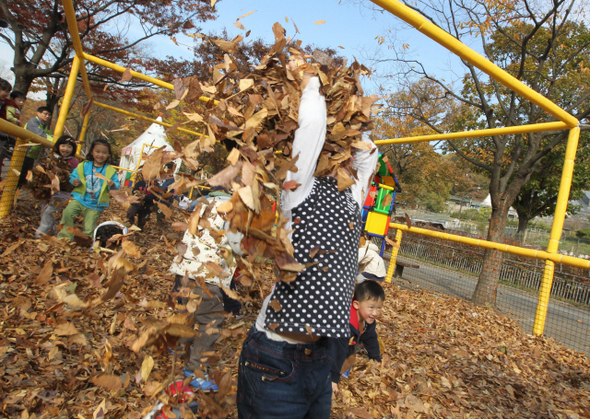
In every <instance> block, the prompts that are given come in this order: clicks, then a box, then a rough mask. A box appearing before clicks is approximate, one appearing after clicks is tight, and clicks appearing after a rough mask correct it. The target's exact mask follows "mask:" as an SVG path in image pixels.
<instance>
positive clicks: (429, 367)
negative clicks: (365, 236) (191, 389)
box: [0, 200, 590, 419]
mask: <svg viewBox="0 0 590 419" xmlns="http://www.w3.org/2000/svg"><path fill="white" fill-rule="evenodd" d="M38 210H39V208H34V205H33V203H32V201H27V200H24V201H21V202H20V203H19V205H18V206H17V207H16V209H15V211H14V213H13V216H11V217H10V220H6V219H5V220H2V221H1V222H0V255H2V258H1V261H0V276H1V282H0V304H1V306H2V307H3V309H2V311H0V317H1V323H0V324H1V327H2V333H1V335H2V338H1V339H0V361H1V366H0V397H2V399H3V403H2V406H1V408H0V415H1V416H3V417H10V418H13V417H14V418H21V417H28V418H53V417H79V416H78V415H81V416H83V417H87V418H88V417H93V414H94V413H95V412H97V411H99V410H100V409H101V408H102V409H104V410H105V411H106V416H105V417H112V418H115V417H116V418H140V417H141V413H142V412H145V411H146V410H149V409H150V408H151V407H152V406H153V404H154V403H155V402H156V397H158V394H159V393H160V390H161V388H162V387H163V386H164V385H165V384H166V382H167V380H169V378H170V374H171V371H172V360H173V357H172V356H171V355H170V354H168V353H167V352H166V350H165V348H166V346H167V345H168V346H174V345H175V342H174V341H170V336H171V335H166V334H165V333H161V334H160V335H159V336H160V338H162V339H161V340H160V341H159V343H158V344H156V345H154V346H151V347H148V346H145V347H144V348H143V349H140V350H139V351H138V352H134V351H133V350H132V347H133V344H134V343H135V342H136V341H137V340H138V338H139V337H140V336H141V335H142V333H143V332H144V331H146V330H147V329H148V328H150V327H152V328H154V329H157V330H162V329H161V328H162V325H164V324H167V325H168V326H165V327H168V328H169V329H170V328H172V327H173V326H170V324H179V322H182V316H180V317H179V311H178V310H177V309H173V310H170V309H169V304H168V302H167V301H168V299H167V296H168V293H169V292H170V290H171V287H172V276H171V275H170V274H169V273H168V267H169V266H170V263H171V261H172V259H173V257H174V255H175V254H176V250H175V244H176V243H177V241H178V240H179V239H180V234H178V233H174V232H171V231H170V229H169V228H168V227H165V228H163V227H160V226H157V225H156V223H155V220H151V221H150V222H149V224H148V229H146V230H147V232H146V233H143V234H141V235H139V234H134V235H132V236H131V237H130V238H129V239H128V240H129V241H133V243H134V244H135V245H136V247H137V249H135V248H134V252H132V253H133V254H135V253H136V251H135V250H137V251H138V252H139V253H140V255H141V257H140V258H132V257H131V256H129V255H127V256H124V257H125V258H128V262H129V263H132V264H134V266H136V267H137V270H136V271H135V272H133V271H132V272H131V273H130V274H129V275H127V277H126V278H125V281H124V283H123V284H122V285H121V287H120V288H119V290H118V291H117V292H116V293H115V295H114V297H113V298H111V299H109V300H107V301H104V302H100V304H98V303H96V300H97V299H100V297H101V296H102V295H105V293H107V291H108V290H109V288H110V286H111V285H113V284H111V283H110V282H111V281H110V278H108V277H107V276H106V272H107V269H108V259H109V256H110V255H105V256H98V255H96V254H94V255H89V253H88V250H87V248H82V247H78V246H76V245H66V244H63V243H59V242H56V241H54V240H52V239H47V240H35V239H33V238H32V235H33V232H34V229H35V228H36V227H37V225H38V222H39V217H38ZM174 213H175V215H174V217H176V219H181V218H182V217H183V215H182V214H181V213H180V212H179V211H178V210H177V209H176V208H175V209H174ZM122 215H123V212H122V209H121V207H120V206H119V204H116V203H114V204H113V205H112V206H111V208H109V210H108V212H107V214H106V215H105V216H106V217H108V218H111V217H117V216H122ZM127 247H132V246H127ZM120 257H123V256H120ZM144 262H145V263H144ZM255 265H256V272H257V274H258V277H259V278H260V281H259V282H258V283H257V285H256V286H255V287H253V288H252V289H251V290H250V291H249V292H246V291H245V290H244V289H243V288H242V289H241V291H240V292H239V296H240V298H242V299H243V302H244V303H245V307H244V313H245V314H246V317H245V318H244V319H241V320H239V321H236V320H235V319H233V318H229V319H228V320H227V321H226V322H225V324H224V328H223V330H222V338H221V339H220V341H219V342H218V343H217V344H216V348H215V354H213V355H212V356H211V361H214V364H215V366H214V368H213V372H212V375H213V376H214V377H215V378H216V379H217V380H218V382H219V383H223V389H224V390H223V392H222V393H223V394H222V395H221V396H222V397H221V398H220V397H219V395H204V394H202V393H200V392H197V394H196V395H195V396H194V398H195V399H197V400H198V401H200V402H201V404H202V406H203V408H204V409H206V411H208V412H209V413H208V415H209V416H210V417H212V418H213V417H236V408H235V391H236V383H237V362H238V356H239V350H240V347H241V342H242V340H243V338H244V336H245V333H246V331H247V330H248V328H249V327H250V326H251V325H252V323H253V322H254V321H255V318H256V315H257V313H258V311H259V308H260V305H261V301H262V297H263V295H265V294H266V293H267V292H268V289H269V287H270V286H271V285H272V283H273V281H274V279H273V278H272V266H271V265H268V264H266V263H264V261H263V262H261V263H256V264H255ZM48 266H51V267H52V269H49V268H48ZM39 278H41V281H39ZM385 288H386V293H387V299H386V303H385V307H384V310H383V315H382V319H381V320H380V321H379V324H378V332H379V335H380V339H381V341H382V344H383V348H384V351H383V361H382V362H381V363H374V362H373V361H368V360H367V359H366V358H365V357H364V356H362V355H361V356H359V357H357V362H356V364H355V366H354V368H353V371H352V372H351V374H350V377H349V379H347V380H346V379H343V380H342V381H341V384H340V389H341V391H340V393H339V394H337V395H335V396H334V402H333V408H332V412H333V417H335V418H336V417H361V418H369V417H399V418H418V417H421V418H467V417H471V418H473V417H479V418H489V417H505V418H563V419H565V418H584V417H589V416H590V412H589V411H588V408H587V406H590V362H589V361H588V359H587V357H586V356H585V355H583V354H579V353H576V352H574V351H571V350H568V349H566V348H564V347H563V346H561V345H560V344H558V343H556V342H554V341H553V340H551V339H545V338H543V337H533V336H530V335H526V334H523V333H522V332H521V331H520V330H519V328H518V326H517V325H516V324H515V323H514V322H513V321H511V320H509V319H507V318H505V317H503V316H501V315H498V314H496V313H494V312H492V311H489V310H487V309H484V308H481V307H475V306H473V305H471V304H470V303H468V302H465V301H462V300H457V299H454V298H447V297H441V296H437V295H432V294H429V293H426V292H419V293H416V292H414V291H408V290H401V289H399V288H398V287H395V286H386V287H385ZM60 301H61V302H60ZM92 302H95V303H94V305H91V304H90V303H92ZM174 327H175V328H177V327H178V326H174ZM174 333H176V334H178V333H177V332H173V334H174ZM166 339H168V341H166ZM158 348H159V349H158ZM178 352H179V353H182V351H181V350H180V347H179V348H178ZM148 356H150V357H152V358H153V362H154V365H153V368H152V369H151V370H149V369H146V367H145V364H146V363H147V362H146V358H147V357H148ZM148 360H149V359H148ZM175 362H176V364H175V372H176V377H177V378H178V377H179V376H180V375H181V374H179V372H180V370H181V367H182V359H181V358H180V357H176V359H175ZM148 370H149V376H148V378H147V381H145V380H143V379H142V378H141V376H142V372H143V374H144V375H145V374H147V372H148ZM228 374H229V375H228ZM159 397H160V398H163V399H164V400H166V398H165V397H164V396H162V395H160V396H159ZM103 402H104V404H103ZM351 415H352V416H351Z"/></svg>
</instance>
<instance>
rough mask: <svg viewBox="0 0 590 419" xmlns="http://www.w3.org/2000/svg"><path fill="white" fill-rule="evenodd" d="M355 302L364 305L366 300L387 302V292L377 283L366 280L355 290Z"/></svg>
mask: <svg viewBox="0 0 590 419" xmlns="http://www.w3.org/2000/svg"><path fill="white" fill-rule="evenodd" d="M352 299H353V301H358V302H359V303H362V302H363V301H366V300H377V301H380V300H382V301H385V291H383V288H382V287H381V285H379V283H378V282H377V281H371V280H370V279H369V280H366V281H364V282H361V283H360V284H358V285H357V286H356V287H355V288H354V295H353V296H352Z"/></svg>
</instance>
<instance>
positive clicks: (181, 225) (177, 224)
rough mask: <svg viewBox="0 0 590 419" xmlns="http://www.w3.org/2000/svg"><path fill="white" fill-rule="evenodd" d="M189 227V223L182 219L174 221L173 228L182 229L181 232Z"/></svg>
mask: <svg viewBox="0 0 590 419" xmlns="http://www.w3.org/2000/svg"><path fill="white" fill-rule="evenodd" d="M187 229H188V224H187V223H183V222H180V221H175V222H173V223H172V230H175V231H180V232H181V233H184V232H185V231H186V230H187Z"/></svg>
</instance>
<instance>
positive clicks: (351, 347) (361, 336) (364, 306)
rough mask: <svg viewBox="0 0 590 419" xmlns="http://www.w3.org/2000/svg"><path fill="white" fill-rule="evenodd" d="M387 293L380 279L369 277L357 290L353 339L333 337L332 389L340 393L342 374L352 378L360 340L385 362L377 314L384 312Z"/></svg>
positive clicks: (373, 356)
mask: <svg viewBox="0 0 590 419" xmlns="http://www.w3.org/2000/svg"><path fill="white" fill-rule="evenodd" d="M384 301H385V292H384V291H383V288H382V287H381V285H379V283H378V282H375V281H372V280H366V281H364V282H362V283H360V284H358V285H357V286H356V287H355V289H354V295H353V297H352V305H351V307H350V333H351V337H350V338H339V339H330V353H331V355H332V357H333V359H334V363H333V364H332V371H331V377H332V390H333V392H334V393H336V392H338V383H339V382H340V376H341V374H343V375H345V377H348V371H349V370H350V369H351V368H352V366H353V365H354V361H355V358H356V352H357V350H358V349H359V343H362V344H363V345H364V347H365V349H366V350H367V354H368V355H369V359H372V360H375V361H377V362H381V350H380V348H379V339H378V337H377V329H376V326H377V321H376V319H377V317H379V316H380V315H381V309H382V307H383V302H384Z"/></svg>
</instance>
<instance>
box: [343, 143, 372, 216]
mask: <svg viewBox="0 0 590 419" xmlns="http://www.w3.org/2000/svg"><path fill="white" fill-rule="evenodd" d="M362 141H363V142H364V143H370V144H371V146H372V147H371V150H357V151H356V152H355V153H354V155H353V157H354V161H353V167H354V168H355V169H356V171H357V172H356V173H357V181H356V183H355V184H354V185H352V186H351V187H350V189H351V191H352V196H353V197H354V200H355V201H356V202H357V203H358V204H359V206H360V207H361V208H362V207H363V203H364V202H365V199H366V198H367V194H368V193H369V187H370V183H371V179H372V178H373V172H374V171H375V167H376V166H377V160H378V159H379V153H378V152H377V146H376V145H375V144H374V143H373V142H372V141H371V140H370V139H369V136H368V135H366V134H363V137H362Z"/></svg>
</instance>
